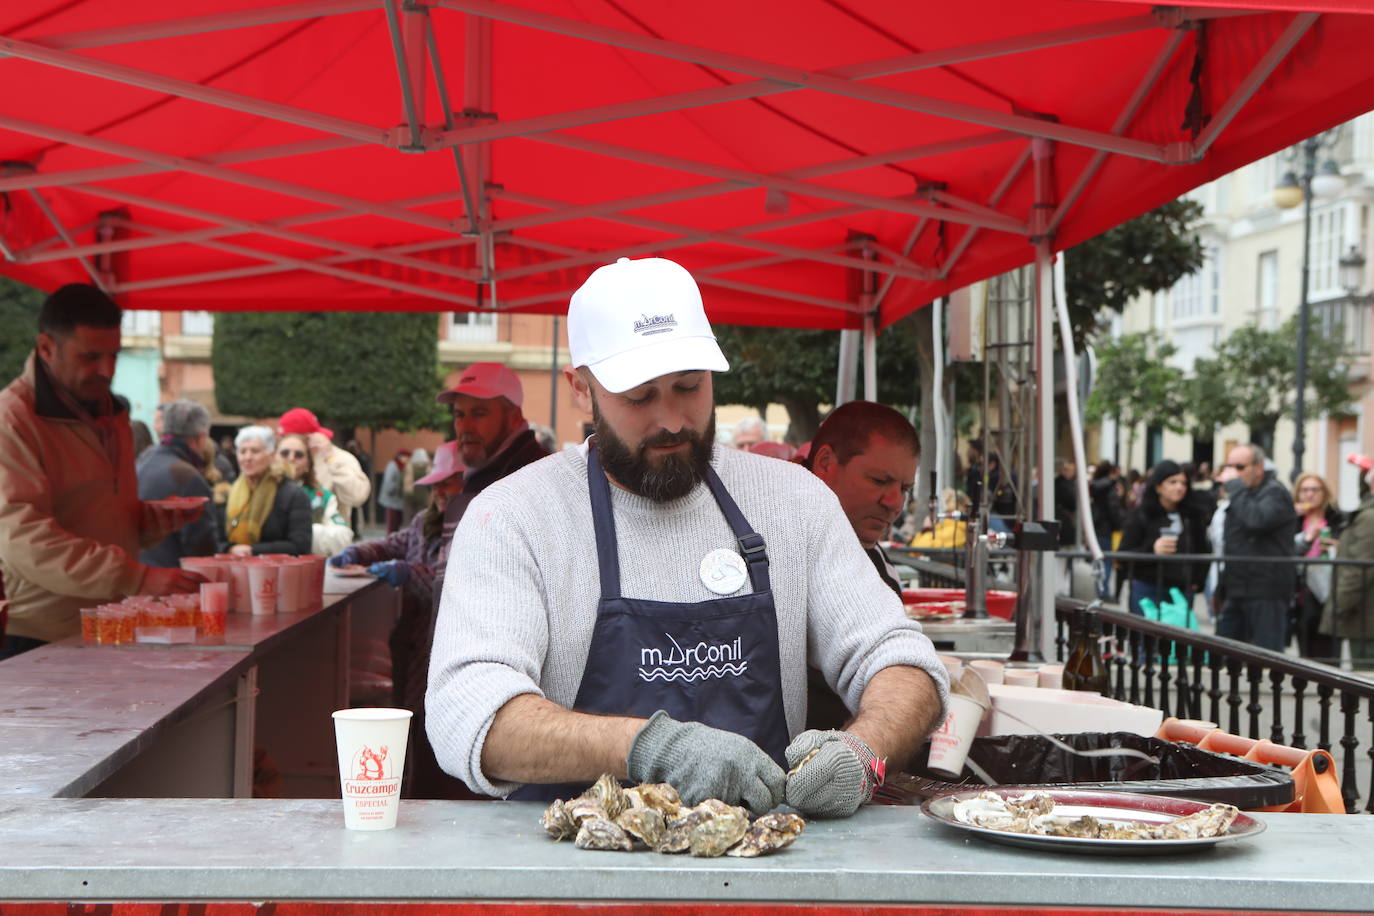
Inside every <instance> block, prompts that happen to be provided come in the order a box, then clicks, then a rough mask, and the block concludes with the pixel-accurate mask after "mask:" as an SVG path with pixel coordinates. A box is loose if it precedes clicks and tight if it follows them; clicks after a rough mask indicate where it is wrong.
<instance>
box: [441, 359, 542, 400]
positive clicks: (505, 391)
mask: <svg viewBox="0 0 1374 916" xmlns="http://www.w3.org/2000/svg"><path fill="white" fill-rule="evenodd" d="M460 394H465V395H467V396H468V397H473V398H478V399H480V400H483V401H485V400H488V399H490V398H505V399H506V400H507V401H510V402H511V403H512V404H514V405H515V406H516V407H519V406H521V404H523V403H524V401H525V389H524V386H522V385H521V384H520V377H519V376H517V375H516V374H515V373H514V372H512V371H510V370H509V369H507V368H506V367H505V366H503V365H501V364H500V363H473V364H472V365H471V366H468V367H467V368H466V369H464V370H463V372H462V374H461V375H459V376H458V384H456V385H454V386H453V387H452V388H450V389H448V390H447V391H441V392H439V395H438V396H437V397H436V398H435V399H434V400H436V401H438V402H439V403H440V404H447V403H449V402H450V401H452V400H454V399H455V398H457V397H458V395H460Z"/></svg>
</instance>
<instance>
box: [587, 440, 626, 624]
mask: <svg viewBox="0 0 1374 916" xmlns="http://www.w3.org/2000/svg"><path fill="white" fill-rule="evenodd" d="M587 492H588V494H589V495H590V496H591V500H592V526H593V527H594V528H595V529H596V563H597V566H598V567H599V568H600V571H601V597H602V598H603V599H608V598H611V599H613V598H619V597H620V551H619V550H617V549H616V544H615V515H614V514H613V513H612V512H611V484H610V482H609V481H608V480H607V479H606V472H605V471H603V470H601V460H600V459H599V458H597V457H596V440H595V439H593V440H592V441H591V443H589V444H588V446H587Z"/></svg>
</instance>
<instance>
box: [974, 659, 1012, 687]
mask: <svg viewBox="0 0 1374 916" xmlns="http://www.w3.org/2000/svg"><path fill="white" fill-rule="evenodd" d="M968 667H970V668H972V669H973V670H974V671H977V672H978V673H979V674H981V675H982V676H983V680H984V681H986V682H988V683H989V684H1000V683H1002V672H1003V670H1004V669H1005V668H1006V666H1005V665H1003V664H1002V663H1001V662H998V661H993V660H992V659H990V658H976V659H974V660H973V661H971V662H969V663H968Z"/></svg>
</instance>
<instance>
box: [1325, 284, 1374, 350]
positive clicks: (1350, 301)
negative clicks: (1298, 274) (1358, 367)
mask: <svg viewBox="0 0 1374 916" xmlns="http://www.w3.org/2000/svg"><path fill="white" fill-rule="evenodd" d="M1371 311H1374V293H1370V294H1367V295H1361V296H1343V297H1341V298H1339V299H1328V300H1326V301H1325V302H1314V303H1312V326H1313V329H1314V330H1316V331H1317V332H1318V333H1319V334H1322V335H1324V336H1326V337H1334V338H1336V339H1337V340H1339V341H1341V343H1342V345H1343V349H1344V351H1345V353H1346V355H1347V356H1369V354H1370V339H1369V331H1370V312H1371Z"/></svg>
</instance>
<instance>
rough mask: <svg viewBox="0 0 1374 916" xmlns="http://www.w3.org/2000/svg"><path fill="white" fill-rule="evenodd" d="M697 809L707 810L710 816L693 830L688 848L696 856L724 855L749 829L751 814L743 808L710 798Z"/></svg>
mask: <svg viewBox="0 0 1374 916" xmlns="http://www.w3.org/2000/svg"><path fill="white" fill-rule="evenodd" d="M697 807H698V808H705V809H707V810H708V811H709V812H710V816H709V817H707V818H705V819H704V820H702V821H701V822H700V823H698V824H697V825H696V826H695V827H693V828H692V834H691V837H690V839H689V841H688V848H689V849H691V852H692V855H694V856H706V857H713V856H719V855H724V854H725V851H726V850H727V849H729V848H730V847H731V846H734V845H735V844H736V843H738V842H739V841H740V838H741V837H743V836H744V833H745V831H746V830H748V829H749V812H748V811H746V810H745V809H743V808H737V807H735V806H734V805H727V804H726V803H725V802H723V801H721V800H720V799H718V798H708V799H706V801H704V802H702V803H701V804H700V805H698V806H697Z"/></svg>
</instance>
